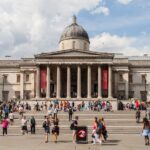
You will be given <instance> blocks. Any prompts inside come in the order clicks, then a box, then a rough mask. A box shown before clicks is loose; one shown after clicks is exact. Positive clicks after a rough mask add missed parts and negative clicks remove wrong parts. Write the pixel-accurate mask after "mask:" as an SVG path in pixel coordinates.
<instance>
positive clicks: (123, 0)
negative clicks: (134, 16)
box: [118, 0, 133, 5]
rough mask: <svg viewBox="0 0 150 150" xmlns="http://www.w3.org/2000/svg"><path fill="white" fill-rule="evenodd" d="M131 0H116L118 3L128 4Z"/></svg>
mask: <svg viewBox="0 0 150 150" xmlns="http://www.w3.org/2000/svg"><path fill="white" fill-rule="evenodd" d="M132 1H133V0H118V2H119V3H121V4H123V5H128V4H129V3H131V2H132Z"/></svg>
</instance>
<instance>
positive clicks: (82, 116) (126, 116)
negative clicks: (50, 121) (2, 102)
mask: <svg viewBox="0 0 150 150" xmlns="http://www.w3.org/2000/svg"><path fill="white" fill-rule="evenodd" d="M46 114H47V112H46V111H43V112H42V111H41V112H33V111H31V112H26V113H25V114H24V115H25V116H26V117H27V119H30V118H31V116H34V117H35V119H36V122H37V126H36V133H37V134H44V130H43V128H42V123H43V120H44V115H46ZM76 115H77V116H79V125H84V126H85V125H86V126H88V132H89V133H91V132H92V124H93V120H94V117H95V116H97V117H98V118H99V117H101V116H103V117H104V119H105V122H106V125H107V130H108V133H109V134H140V133H141V130H142V124H137V123H136V122H135V111H116V112H93V111H83V112H82V111H81V112H75V113H74V115H73V116H76ZM144 115H145V112H142V113H141V118H143V117H144ZM15 118H16V119H15V122H14V125H13V126H11V125H9V129H8V133H9V134H21V120H20V119H19V118H20V116H19V114H18V113H15ZM58 118H59V120H60V122H59V125H60V133H61V134H71V133H72V131H71V130H70V124H71V122H69V121H68V113H67V112H59V113H58ZM29 125H30V123H28V126H29ZM28 129H29V127H28Z"/></svg>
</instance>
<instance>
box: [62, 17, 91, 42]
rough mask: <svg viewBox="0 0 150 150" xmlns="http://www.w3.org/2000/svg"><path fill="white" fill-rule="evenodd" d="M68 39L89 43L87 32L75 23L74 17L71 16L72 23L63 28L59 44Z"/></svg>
mask: <svg viewBox="0 0 150 150" xmlns="http://www.w3.org/2000/svg"><path fill="white" fill-rule="evenodd" d="M68 39H83V40H86V41H87V42H88V43H90V41H89V36H88V34H87V32H86V31H85V30H84V28H83V27H82V26H80V25H78V24H77V23H76V16H73V23H72V24H71V25H69V26H67V27H66V28H65V30H64V32H63V33H62V35H61V38H60V42H61V41H63V40H68Z"/></svg>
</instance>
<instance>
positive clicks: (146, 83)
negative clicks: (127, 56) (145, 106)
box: [144, 74, 147, 101]
mask: <svg viewBox="0 0 150 150" xmlns="http://www.w3.org/2000/svg"><path fill="white" fill-rule="evenodd" d="M144 83H145V101H147V89H146V84H147V80H146V74H145V82H144Z"/></svg>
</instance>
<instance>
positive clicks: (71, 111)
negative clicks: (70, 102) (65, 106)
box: [68, 107, 73, 121]
mask: <svg viewBox="0 0 150 150" xmlns="http://www.w3.org/2000/svg"><path fill="white" fill-rule="evenodd" d="M68 114H69V121H72V115H73V109H72V107H69V110H68Z"/></svg>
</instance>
